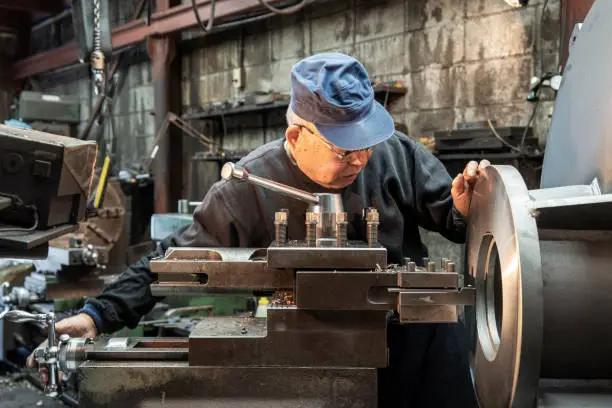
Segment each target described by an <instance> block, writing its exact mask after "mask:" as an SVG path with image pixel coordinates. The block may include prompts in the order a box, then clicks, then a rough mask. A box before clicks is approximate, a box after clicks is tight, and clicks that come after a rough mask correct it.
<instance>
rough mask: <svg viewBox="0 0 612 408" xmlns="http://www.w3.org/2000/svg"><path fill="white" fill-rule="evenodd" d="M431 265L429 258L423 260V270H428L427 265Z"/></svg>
mask: <svg viewBox="0 0 612 408" xmlns="http://www.w3.org/2000/svg"><path fill="white" fill-rule="evenodd" d="M428 264H429V258H427V257H424V258H423V268H427V265H428Z"/></svg>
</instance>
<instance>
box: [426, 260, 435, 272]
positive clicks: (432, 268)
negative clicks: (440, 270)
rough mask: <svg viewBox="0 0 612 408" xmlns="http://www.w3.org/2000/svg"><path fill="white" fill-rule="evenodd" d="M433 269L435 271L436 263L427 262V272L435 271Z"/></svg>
mask: <svg viewBox="0 0 612 408" xmlns="http://www.w3.org/2000/svg"><path fill="white" fill-rule="evenodd" d="M435 271H436V263H435V262H427V272H435Z"/></svg>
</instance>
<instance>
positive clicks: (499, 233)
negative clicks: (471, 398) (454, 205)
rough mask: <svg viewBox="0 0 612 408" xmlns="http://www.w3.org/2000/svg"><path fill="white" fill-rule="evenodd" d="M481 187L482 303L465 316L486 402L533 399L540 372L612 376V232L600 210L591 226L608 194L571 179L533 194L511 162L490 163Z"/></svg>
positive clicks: (474, 244) (475, 206) (472, 267)
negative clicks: (611, 321)
mask: <svg viewBox="0 0 612 408" xmlns="http://www.w3.org/2000/svg"><path fill="white" fill-rule="evenodd" d="M474 188H475V190H474V198H473V200H472V204H471V209H470V213H471V214H473V215H472V216H471V217H470V220H469V223H468V242H467V244H466V249H467V268H468V273H469V275H470V277H471V279H472V280H473V281H474V282H475V289H476V304H475V307H474V309H473V313H470V314H468V320H469V321H471V325H472V327H473V330H474V332H475V334H476V339H477V342H476V347H475V351H474V357H473V360H472V372H473V380H474V386H475V389H476V393H477V395H478V399H479V401H480V402H481V404H482V406H484V407H488V406H491V407H497V406H504V407H517V408H518V407H524V406H531V405H533V404H534V403H535V401H536V398H537V396H538V389H539V387H540V385H539V384H540V382H541V380H542V379H543V378H554V379H563V380H567V379H576V380H578V379H580V380H585V379H612V368H610V367H609V365H606V364H601V362H602V361H612V347H611V346H610V345H609V342H604V341H601V339H604V338H609V337H611V336H612V329H611V328H610V327H611V326H610V325H609V324H608V321H609V311H610V310H612V300H610V296H609V293H610V291H611V290H612V278H610V276H609V275H610V274H608V273H606V272H607V271H608V270H609V264H610V253H611V249H612V231H611V230H610V229H609V228H608V227H609V225H608V224H607V222H604V219H603V218H601V222H600V223H599V225H600V228H599V229H600V230H593V228H596V227H597V219H596V218H597V217H598V216H600V215H601V213H600V212H599V211H600V209H601V208H603V207H600V206H602V205H603V204H602V203H603V202H605V200H603V199H604V198H605V196H606V195H600V194H592V195H589V194H582V193H580V191H582V190H584V189H582V188H574V187H572V186H570V187H569V188H568V189H567V190H568V191H567V192H564V191H562V190H563V189H564V187H558V188H556V189H555V191H551V192H547V191H545V190H538V191H537V193H535V194H531V193H530V192H528V191H527V189H526V186H525V184H524V182H523V180H522V178H521V177H520V175H519V174H518V172H517V171H516V170H515V169H514V168H512V167H509V166H491V167H490V168H487V169H486V170H485V177H484V178H482V179H479V181H477V183H476V185H475V187H474ZM572 192H575V193H578V194H581V195H579V196H577V197H571V193H572ZM578 202H581V204H580V205H579V206H575V205H574V204H576V203H578ZM542 203H546V205H542ZM568 204H569V205H570V206H569V207H568ZM534 208H537V209H538V210H537V211H535V212H534V211H532V210H533V209H534ZM570 208H571V209H570ZM589 208H590V209H591V210H592V211H590V210H589ZM568 227H569V229H565V228H568ZM601 229H607V230H604V231H602V230H601ZM451 268H454V264H452V263H449V264H447V270H450V269H451ZM570 394H571V392H570ZM600 394H612V392H611V391H610V390H608V391H606V390H601V391H600ZM549 395H550V394H549ZM572 395H574V394H572ZM573 398H575V399H573V401H582V402H584V403H585V404H586V402H588V401H589V397H588V396H584V397H580V396H576V395H574V397H573ZM576 404H577V405H580V406H583V405H584V404H583V403H576ZM547 406H548V405H547ZM551 406H554V405H551ZM584 406H588V404H587V405H584Z"/></svg>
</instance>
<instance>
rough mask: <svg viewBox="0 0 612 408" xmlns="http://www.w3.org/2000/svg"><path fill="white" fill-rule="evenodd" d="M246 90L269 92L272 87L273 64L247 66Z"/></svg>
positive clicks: (245, 75)
mask: <svg viewBox="0 0 612 408" xmlns="http://www.w3.org/2000/svg"><path fill="white" fill-rule="evenodd" d="M244 77H245V81H244V83H245V87H244V90H245V91H250V92H254V91H262V92H267V91H270V90H271V89H272V71H271V64H266V65H257V66H253V67H246V68H245V69H244Z"/></svg>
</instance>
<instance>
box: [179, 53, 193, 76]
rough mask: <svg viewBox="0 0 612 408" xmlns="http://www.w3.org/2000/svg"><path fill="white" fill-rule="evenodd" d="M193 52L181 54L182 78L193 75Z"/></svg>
mask: <svg viewBox="0 0 612 408" xmlns="http://www.w3.org/2000/svg"><path fill="white" fill-rule="evenodd" d="M191 57H192V53H189V54H183V55H181V79H187V78H189V76H190V75H191Z"/></svg>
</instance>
